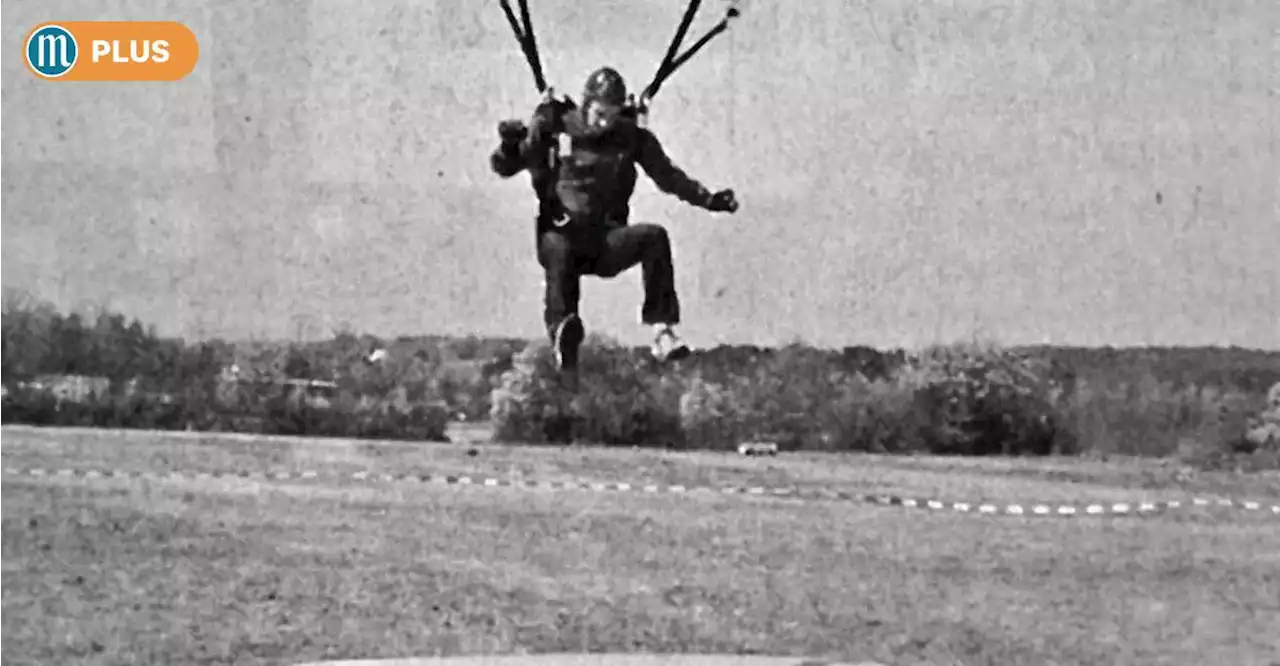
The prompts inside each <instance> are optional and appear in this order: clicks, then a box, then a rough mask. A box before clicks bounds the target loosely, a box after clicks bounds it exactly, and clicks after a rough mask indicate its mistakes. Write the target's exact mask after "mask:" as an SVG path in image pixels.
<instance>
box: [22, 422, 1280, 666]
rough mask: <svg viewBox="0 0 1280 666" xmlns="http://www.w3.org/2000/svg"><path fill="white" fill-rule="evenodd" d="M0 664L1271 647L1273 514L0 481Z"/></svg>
mask: <svg viewBox="0 0 1280 666" xmlns="http://www.w3.org/2000/svg"><path fill="white" fill-rule="evenodd" d="M469 448H470V447H469V446H467V445H431V446H423V445H408V444H394V443H367V442H352V441H346V440H322V441H320V440H313V441H305V440H290V439H257V440H254V439H249V438H225V437H213V436H184V435H174V434H159V433H115V432H91V431H58V430H43V431H41V430H30V429H11V428H5V430H4V437H3V449H2V452H3V463H4V466H5V468H6V469H9V468H31V467H43V468H78V469H103V468H116V469H132V470H140V471H141V470H145V471H192V472H195V471H225V470H233V469H234V470H241V469H244V470H257V471H301V470H304V469H309V470H315V471H321V472H325V471H329V472H348V471H356V470H362V469H363V470H370V471H374V472H396V471H422V472H430V473H467V474H483V475H487V476H497V477H524V478H539V479H548V480H553V479H568V478H576V479H584V478H585V479H590V480H598V481H608V480H626V481H630V482H636V483H639V482H643V481H661V482H668V483H688V484H712V485H726V484H738V483H763V484H771V485H772V484H778V485H782V484H787V485H800V486H804V485H810V486H825V487H830V488H837V487H838V488H849V489H861V490H867V491H877V492H895V493H903V494H921V495H929V496H936V497H939V498H942V499H951V500H966V501H969V500H973V501H976V500H980V499H989V500H1000V501H1033V500H1048V501H1053V500H1076V501H1080V500H1108V501H1110V500H1130V501H1133V500H1145V499H1162V498H1169V497H1185V496H1187V495H1188V494H1189V493H1208V494H1230V495H1241V496H1246V497H1251V498H1257V499H1273V498H1277V497H1280V478H1277V477H1276V476H1274V475H1273V476H1270V477H1268V476H1249V477H1240V476H1231V475H1227V474H1218V475H1215V474H1210V473H1201V474H1199V475H1197V476H1195V477H1193V478H1186V477H1184V476H1181V475H1179V474H1177V470H1175V469H1173V468H1171V467H1166V466H1161V465H1159V464H1156V463H1148V462H1139V461H1131V460H1125V461H1116V460H1111V461H1105V462H1104V461H1100V460H1093V461H1064V460H1048V461H1009V460H999V461H985V460H983V461H975V460H963V461H957V460H941V459H925V458H911V459H892V458H879V457H873V456H856V457H855V456H849V457H838V456H830V455H823V456H818V455H815V456H794V457H783V458H778V459H772V460H767V459H761V460H756V459H741V458H736V457H732V456H727V455H716V454H706V453H698V454H685V453H664V452H651V451H646V452H639V451H618V450H594V449H592V450H588V449H532V448H524V447H502V446H487V445H482V446H476V447H475V452H476V454H475V455H468V449H469ZM3 499H4V511H3V513H4V519H3V611H4V613H3V636H4V651H3V660H4V663H5V664H10V663H12V664H27V663H41V664H70V663H93V664H126V663H127V664H149V663H157V664H159V663H164V664H177V663H182V664H213V663H292V662H297V661H304V660H314V659H326V658H362V657H363V658H368V657H396V656H409V655H432V654H462V653H485V652H500V653H513V652H555V651H566V650H572V651H579V650H589V651H605V650H608V651H640V650H644V651H663V652H665V651H692V652H699V651H701V652H738V653H767V654H781V655H787V654H794V655H809V656H826V657H842V658H846V659H876V660H879V661H883V662H885V663H888V664H916V663H933V664H1050V663H1053V664H1233V665H1235V664H1240V665H1246V664H1264V665H1266V664H1280V636H1278V635H1277V634H1278V632H1277V631H1276V627H1280V518H1277V517H1276V516H1274V515H1271V514H1267V513H1261V512H1246V511H1242V510H1238V509H1222V508H1217V507H1213V508H1188V509H1182V510H1178V511H1175V512H1172V513H1169V514H1163V515H1154V516H1141V517H1139V516H1130V517H1111V518H1099V517H1084V516H1082V517H1076V518H1056V517H1047V518H1046V517H1017V516H978V515H961V514H956V513H932V512H929V511H926V510H921V509H906V508H885V507H875V506H869V505H860V504H852V503H838V502H823V501H804V502H801V501H795V500H782V499H767V498H748V497H741V496H728V497H726V496H719V495H713V494H709V493H707V494H699V493H692V494H685V495H669V494H655V495H645V494H636V493H596V492H587V491H564V492H550V491H542V490H528V489H524V490H521V489H510V488H482V487H449V486H442V485H429V484H408V483H400V484H392V483H379V482H373V481H354V480H346V481H335V480H333V479H332V478H328V477H324V478H321V479H314V480H292V481H262V480H252V479H204V480H196V479H179V478H173V479H164V480H157V479H84V478H73V477H57V476H53V477H45V478H32V477H30V476H27V475H20V474H10V473H6V474H5V476H4V484H3Z"/></svg>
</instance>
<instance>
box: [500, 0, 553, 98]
mask: <svg viewBox="0 0 1280 666" xmlns="http://www.w3.org/2000/svg"><path fill="white" fill-rule="evenodd" d="M499 4H501V5H502V13H503V14H505V15H506V17H507V24H508V25H510V26H511V32H512V33H514V34H515V36H516V42H518V43H519V44H520V51H521V52H523V53H524V59H525V61H527V62H528V63H529V69H530V70H531V71H532V72H533V84H534V85H535V86H536V87H537V88H538V92H539V93H544V92H546V90H547V81H546V79H545V78H544V77H543V75H542V61H541V59H539V57H538V40H537V38H536V37H535V36H534V34H533V21H532V20H531V19H530V16H529V0H520V19H521V20H522V21H523V23H524V27H523V28H521V26H520V21H517V20H516V14H515V11H514V10H512V9H511V0H499Z"/></svg>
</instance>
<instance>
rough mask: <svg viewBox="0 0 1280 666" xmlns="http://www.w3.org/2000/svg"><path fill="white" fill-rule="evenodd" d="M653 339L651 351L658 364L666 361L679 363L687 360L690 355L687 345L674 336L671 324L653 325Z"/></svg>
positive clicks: (674, 331) (677, 336)
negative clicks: (681, 360) (684, 359)
mask: <svg viewBox="0 0 1280 666" xmlns="http://www.w3.org/2000/svg"><path fill="white" fill-rule="evenodd" d="M653 332H654V338H653V347H652V348H651V351H652V353H653V357H654V359H656V360H657V361H658V362H659V363H665V362H667V361H679V360H680V359H683V358H688V357H689V355H690V354H691V353H692V350H691V349H689V345H688V344H685V341H684V340H681V339H680V336H679V335H676V330H675V328H674V327H673V326H672V325H671V324H655V325H654V327H653Z"/></svg>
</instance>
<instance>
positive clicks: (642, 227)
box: [490, 103, 711, 335]
mask: <svg viewBox="0 0 1280 666" xmlns="http://www.w3.org/2000/svg"><path fill="white" fill-rule="evenodd" d="M532 127H533V128H534V129H533V130H532V131H531V132H530V134H529V135H528V136H527V137H526V138H525V139H524V140H522V141H520V142H519V143H514V142H513V143H506V144H504V145H501V146H499V147H498V149H497V150H495V151H494V152H493V154H492V155H491V156H490V166H491V167H492V169H493V171H494V172H495V173H496V174H498V175H499V176H501V177H503V178H510V177H512V176H514V175H516V174H518V173H520V172H521V171H523V170H526V169H527V170H528V171H529V174H530V177H531V179H532V181H533V188H534V191H535V192H536V193H537V195H538V203H539V205H538V217H537V222H536V224H535V235H536V242H537V249H538V262H539V263H540V264H541V265H542V267H543V269H544V271H545V273H546V297H545V301H544V305H545V310H544V321H545V323H546V325H547V330H548V334H549V335H550V334H551V332H552V331H553V330H554V329H555V327H556V326H557V325H558V324H559V323H560V321H561V320H563V319H564V317H566V316H567V315H569V314H577V312H578V303H579V299H580V283H581V277H582V276H583V275H595V276H598V277H602V278H612V277H614V276H616V275H618V274H620V273H622V272H623V271H625V270H627V269H629V268H631V267H633V266H635V265H636V264H640V265H641V267H642V268H641V271H642V278H643V283H644V305H643V306H642V308H641V312H640V317H641V321H642V322H643V323H645V324H678V323H680V300H679V298H678V297H677V295H676V288H675V271H674V267H673V265H672V255H671V242H670V239H669V238H668V236H667V231H666V229H665V228H663V227H662V226H660V225H657V224H650V223H637V224H629V220H628V218H629V216H630V202H631V195H632V194H633V193H634V192H635V186H636V179H637V171H636V167H637V165H638V166H639V167H640V168H642V169H644V171H645V173H646V174H648V175H649V177H650V178H651V179H652V180H653V182H654V184H655V185H657V186H658V189H660V190H662V191H663V192H666V193H668V194H672V195H674V196H676V197H677V198H679V199H681V200H682V201H685V202H686V203H689V204H692V205H695V206H699V207H701V208H707V207H708V206H709V205H710V203H711V192H710V191H708V190H707V188H705V187H703V186H702V185H701V184H700V183H698V182H697V181H696V180H694V179H692V178H690V177H689V176H687V175H685V173H684V172H683V171H681V170H680V169H679V168H677V167H676V166H675V165H674V164H672V163H671V160H670V158H668V157H667V155H666V153H665V151H663V149H662V145H661V143H659V142H658V139H657V137H656V136H654V134H653V133H652V132H650V131H649V130H648V129H645V128H643V127H640V126H639V125H638V124H636V122H635V120H634V119H633V118H630V117H625V116H624V117H621V118H618V119H617V120H616V121H615V122H614V123H613V124H612V125H611V126H610V127H609V128H608V129H607V130H604V131H600V130H595V129H592V128H589V127H587V123H586V121H585V119H584V117H583V115H582V111H581V110H580V109H576V108H575V109H562V108H558V107H556V106H555V105H553V104H545V103H544V104H543V105H542V106H540V107H539V109H538V112H537V113H535V120H534V122H533V123H532ZM566 149H567V150H566Z"/></svg>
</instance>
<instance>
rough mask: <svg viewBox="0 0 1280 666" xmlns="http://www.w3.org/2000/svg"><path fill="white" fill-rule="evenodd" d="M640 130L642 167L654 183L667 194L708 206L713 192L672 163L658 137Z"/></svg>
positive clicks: (691, 202)
mask: <svg viewBox="0 0 1280 666" xmlns="http://www.w3.org/2000/svg"><path fill="white" fill-rule="evenodd" d="M637 131H638V132H639V143H640V150H639V159H638V160H637V161H638V163H639V164H640V168H642V169H644V172H645V173H647V174H649V178H651V179H653V184H654V185H657V186H658V189H660V190H662V191H663V192H666V193H667V194H670V195H673V196H675V197H676V198H677V199H680V200H681V201H683V202H685V203H687V204H692V205H694V206H698V207H699V208H706V207H707V206H708V205H710V203H711V192H710V191H709V190H708V189H707V188H706V187H703V185H702V183H699V182H698V181H696V180H694V179H693V178H690V177H689V176H688V175H686V174H685V172H684V171H682V170H680V168H679V167H677V166H676V165H675V164H672V163H671V158H669V157H667V153H666V151H664V150H663V149H662V144H661V143H660V142H659V141H658V137H657V136H655V135H654V133H653V132H650V131H649V130H648V129H645V128H637Z"/></svg>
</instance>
